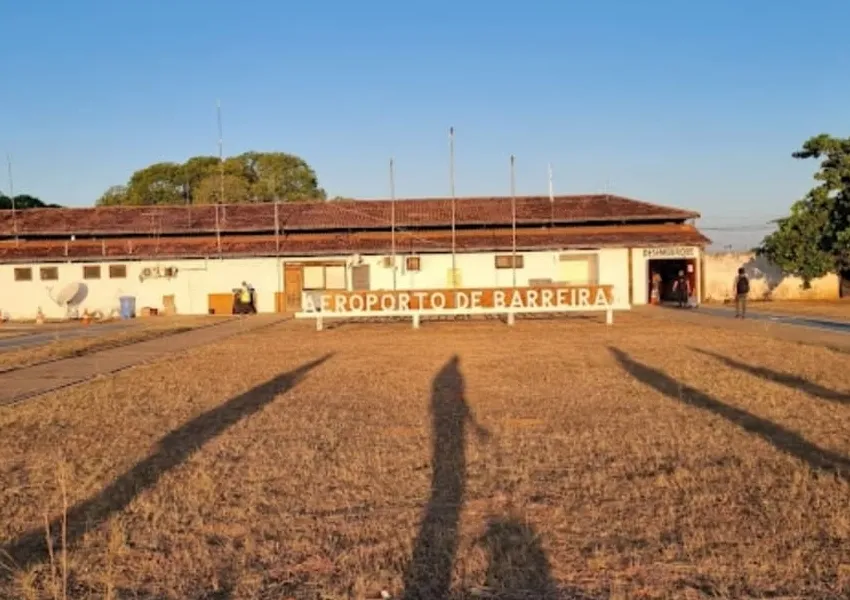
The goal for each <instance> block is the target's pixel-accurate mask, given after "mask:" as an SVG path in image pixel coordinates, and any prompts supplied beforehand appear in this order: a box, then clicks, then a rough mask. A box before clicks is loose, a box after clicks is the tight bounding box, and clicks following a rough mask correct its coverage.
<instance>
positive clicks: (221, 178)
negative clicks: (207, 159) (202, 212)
mask: <svg viewBox="0 0 850 600" xmlns="http://www.w3.org/2000/svg"><path fill="white" fill-rule="evenodd" d="M216 114H217V116H218V200H217V201H216V203H215V240H216V244H217V245H218V253H219V254H221V226H220V224H219V222H218V205H219V203H220V202H224V137H223V136H222V133H221V100H218V101H217V103H216Z"/></svg>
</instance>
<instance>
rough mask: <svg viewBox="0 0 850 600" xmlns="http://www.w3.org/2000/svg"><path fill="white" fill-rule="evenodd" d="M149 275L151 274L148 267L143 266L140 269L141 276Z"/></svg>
mask: <svg viewBox="0 0 850 600" xmlns="http://www.w3.org/2000/svg"><path fill="white" fill-rule="evenodd" d="M150 276H151V269H150V267H145V268H144V269H142V277H150Z"/></svg>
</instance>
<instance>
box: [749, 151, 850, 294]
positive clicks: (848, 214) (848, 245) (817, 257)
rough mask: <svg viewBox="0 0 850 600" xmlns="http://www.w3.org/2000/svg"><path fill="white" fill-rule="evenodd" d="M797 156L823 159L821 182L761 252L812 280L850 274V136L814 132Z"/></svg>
mask: <svg viewBox="0 0 850 600" xmlns="http://www.w3.org/2000/svg"><path fill="white" fill-rule="evenodd" d="M793 156H794V158H798V159H810V158H814V159H820V161H821V162H820V168H819V169H818V171H817V173H816V174H815V180H817V181H818V182H820V183H819V185H817V186H816V187H815V188H813V189H812V190H811V191H810V192H809V193H808V194H807V195H806V197H805V198H804V199H802V200H800V201H799V202H796V203H795V204H794V205H793V207H792V208H791V214H790V215H789V216H788V217H785V218H783V219H780V220H779V221H778V223H777V224H778V227H777V229H776V231H775V232H773V233H772V234H770V235H768V236H767V237H765V239H764V240H763V241H762V244H761V246H760V247H759V248H758V253H759V254H761V255H763V256H765V257H766V258H768V259H770V260H771V261H772V262H774V263H775V264H776V265H777V266H779V267H780V268H782V269H783V270H784V271H786V272H788V273H791V274H793V275H797V276H799V277H801V278H802V279H803V282H804V286H805V287H808V286H809V284H810V282H811V280H812V279H815V278H817V277H822V276H823V275H826V274H827V273H829V272H834V271H838V272H839V273H841V275H842V276H845V277H846V276H848V274H850V138H835V137H831V136H829V135H825V134H822V135H818V136H815V137H813V138H811V139H809V140H808V141H806V143H805V144H803V148H802V150H800V151H798V152H795V153H794V154H793Z"/></svg>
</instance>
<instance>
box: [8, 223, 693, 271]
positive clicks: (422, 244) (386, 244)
mask: <svg viewBox="0 0 850 600" xmlns="http://www.w3.org/2000/svg"><path fill="white" fill-rule="evenodd" d="M391 240H392V238H391V236H390V235H389V234H387V233H385V232H356V233H294V234H288V235H283V236H280V237H278V238H275V236H273V235H262V236H256V235H254V236H246V235H241V236H240V235H228V236H223V237H222V248H221V255H222V256H276V255H280V256H322V255H325V256H327V255H332V254H337V255H339V254H353V253H360V254H383V253H389V252H390V251H391V249H392V246H391ZM708 243H710V240H708V239H707V238H706V237H705V236H703V235H702V234H701V233H700V232H699V231H697V230H696V229H695V228H694V227H692V226H690V225H680V224H667V225H615V226H590V227H562V228H555V229H533V230H520V231H518V232H517V249H518V250H521V251H522V250H546V249H569V248H601V247H626V246H635V247H652V246H670V245H688V246H704V245H706V244H708ZM511 247H512V235H511V230H510V229H504V228H502V229H481V230H474V231H458V232H457V236H456V249H457V251H458V252H474V251H478V252H486V251H510V250H511ZM450 251H451V235H450V233H448V232H425V233H418V232H401V233H399V234H397V235H396V252H398V253H401V254H408V253H417V254H418V253H429V252H450ZM218 255H219V252H218V247H217V242H216V238H215V237H214V236H203V237H193V238H160V239H153V238H143V239H112V240H102V241H91V240H78V241H73V242H71V241H68V242H62V241H49V242H47V241H41V242H40V241H23V242H20V243H19V244H17V245H16V244H15V243H14V242H11V241H6V242H2V243H0V262H14V261H28V262H39V261H45V262H47V261H52V260H100V261H102V260H104V259H106V260H109V259H112V260H119V259H131V260H141V259H150V258H157V257H159V258H169V257H170V258H190V257H206V256H218Z"/></svg>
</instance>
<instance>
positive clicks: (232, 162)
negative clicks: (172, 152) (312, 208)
mask: <svg viewBox="0 0 850 600" xmlns="http://www.w3.org/2000/svg"><path fill="white" fill-rule="evenodd" d="M222 168H223V170H224V179H225V194H224V197H225V201H226V202H228V203H237V202H274V201H276V200H277V201H280V202H302V201H308V200H324V199H325V191H324V190H323V189H322V188H320V187H319V183H318V178H317V177H316V173H315V171H313V169H312V168H311V167H310V166H309V165H308V164H307V163H306V162H305V161H304V160H303V159H301V158H299V157H297V156H294V155H292V154H286V153H284V152H246V153H244V154H240V155H239V156H234V157H231V158H227V159H226V160H225V161H224V162H223V163H221V162H220V161H219V159H218V158H216V157H214V156H195V157H192V158H190V159H189V160H187V161H186V162H185V163H183V164H177V163H157V164H154V165H151V166H149V167H145V168H144V169H140V170H139V171H136V172H135V173H133V175H132V177H131V178H130V181H129V183H128V184H127V185H126V186H123V187H122V186H117V187H113V188H110V189H109V190H107V192H106V193H105V194H104V195H103V196H102V197H101V199H100V200H98V204H99V205H103V206H109V205H112V206H114V205H123V204H136V205H146V204H183V203H190V202H191V203H198V204H204V203H209V202H216V201H218V200H217V198H218V196H219V195H220V191H219V188H220V183H221V182H220V181H219V182H217V183H215V184H213V183H212V182H211V181H210V182H208V181H207V180H208V179H211V178H213V177H215V178H220V177H221V170H222ZM240 182H241V183H240Z"/></svg>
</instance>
